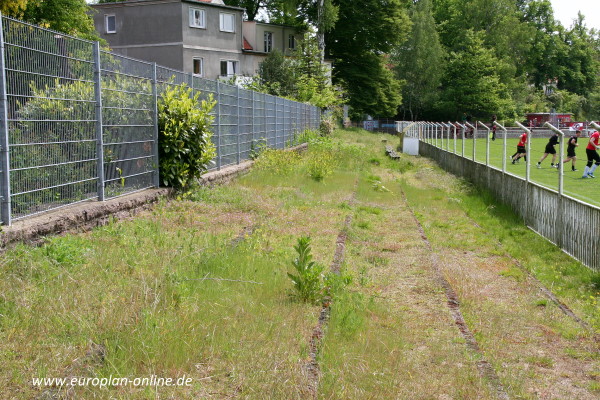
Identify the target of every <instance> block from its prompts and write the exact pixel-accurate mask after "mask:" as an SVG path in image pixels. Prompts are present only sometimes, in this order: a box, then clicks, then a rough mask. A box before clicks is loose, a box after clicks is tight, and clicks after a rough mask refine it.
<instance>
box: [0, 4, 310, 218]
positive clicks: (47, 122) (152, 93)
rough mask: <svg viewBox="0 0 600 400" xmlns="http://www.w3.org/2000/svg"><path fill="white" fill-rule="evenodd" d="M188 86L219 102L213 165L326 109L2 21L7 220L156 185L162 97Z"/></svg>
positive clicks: (0, 105)
mask: <svg viewBox="0 0 600 400" xmlns="http://www.w3.org/2000/svg"><path fill="white" fill-rule="evenodd" d="M181 84H186V85H187V86H188V87H190V88H192V94H196V93H200V95H199V100H200V101H202V100H208V99H209V98H210V96H212V99H213V100H215V101H216V105H215V107H214V108H213V110H212V112H211V113H212V115H213V116H214V122H213V125H212V127H213V136H212V141H213V143H214V144H215V146H216V158H215V160H213V165H212V168H220V167H222V166H226V165H229V164H234V163H239V162H240V161H241V160H245V159H248V158H250V157H252V154H253V151H255V150H257V149H258V148H259V147H261V146H265V145H266V146H269V147H274V148H279V149H281V148H284V147H286V146H287V145H289V144H290V143H292V142H293V139H294V138H295V134H296V133H297V132H301V131H303V130H305V129H317V128H318V126H319V119H320V110H319V109H318V108H316V107H312V106H309V105H307V104H300V103H297V102H293V101H290V100H287V99H282V98H277V97H274V96H270V95H267V94H263V93H256V92H252V91H249V90H245V89H240V88H239V87H237V86H233V85H228V84H225V83H222V82H217V81H211V80H208V79H204V78H200V77H197V76H193V75H191V74H187V73H184V72H181V71H177V70H173V69H169V68H165V67H161V66H157V65H156V64H154V63H148V62H144V61H139V60H135V59H132V58H128V57H124V56H122V55H118V54H114V53H111V52H108V51H102V50H100V47H99V44H98V43H97V42H91V41H86V40H81V39H77V38H74V37H70V36H67V35H64V34H61V33H58V32H54V31H51V30H47V29H43V28H40V27H37V26H34V25H30V24H27V23H24V22H21V21H18V20H14V19H11V18H8V17H4V16H2V17H1V18H0V195H1V196H2V201H1V203H0V211H1V213H0V214H1V219H2V223H3V224H10V223H11V221H12V220H15V219H20V218H23V217H25V216H29V215H33V214H37V213H40V212H44V211H48V210H52V209H55V208H58V207H62V206H65V205H69V204H73V203H77V202H80V201H85V200H90V199H98V200H104V199H108V198H113V197H117V196H121V195H124V194H128V193H132V192H134V191H138V190H142V189H146V188H149V187H154V186H158V184H159V180H158V125H157V101H158V99H159V96H160V95H161V94H162V93H163V92H164V91H165V90H167V89H168V88H170V87H174V86H176V85H181Z"/></svg>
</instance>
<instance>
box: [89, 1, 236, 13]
mask: <svg viewBox="0 0 600 400" xmlns="http://www.w3.org/2000/svg"><path fill="white" fill-rule="evenodd" d="M143 3H148V5H150V4H161V3H166V4H169V3H189V4H196V5H198V6H209V7H217V8H226V9H230V10H239V11H246V9H245V8H242V7H234V6H227V5H224V4H213V3H205V2H203V1H194V0H129V1H118V2H114V3H103V4H89V6H90V7H91V8H113V7H114V6H131V5H136V4H143Z"/></svg>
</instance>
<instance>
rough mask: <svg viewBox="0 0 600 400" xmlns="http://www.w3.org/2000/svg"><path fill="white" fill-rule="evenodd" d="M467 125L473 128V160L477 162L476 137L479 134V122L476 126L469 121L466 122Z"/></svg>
mask: <svg viewBox="0 0 600 400" xmlns="http://www.w3.org/2000/svg"><path fill="white" fill-rule="evenodd" d="M465 125H466V126H468V127H469V128H471V129H472V130H473V162H475V137H476V136H477V122H476V123H475V126H473V125H471V124H470V123H469V122H465Z"/></svg>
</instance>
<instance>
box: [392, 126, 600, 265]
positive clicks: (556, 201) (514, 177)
mask: <svg viewBox="0 0 600 400" xmlns="http://www.w3.org/2000/svg"><path fill="white" fill-rule="evenodd" d="M469 125H470V126H469ZM402 126H404V127H405V137H419V138H420V142H419V154H421V155H423V156H426V157H429V158H432V159H434V160H435V161H436V162H437V163H438V164H439V165H440V166H441V167H442V168H444V169H445V170H447V171H449V172H451V173H453V174H455V175H458V176H462V177H464V178H466V179H467V180H469V181H471V182H473V183H474V184H476V185H477V186H480V187H484V188H487V189H488V190H490V191H491V192H492V193H493V195H494V196H495V197H496V198H497V199H499V200H500V201H501V202H503V203H505V204H508V205H510V206H511V208H512V209H513V210H514V211H515V212H516V213H517V214H519V215H520V216H521V217H522V218H523V219H524V221H525V223H526V224H527V225H528V226H529V227H530V228H531V229H533V230H534V231H536V232H538V233H539V234H541V235H542V236H544V237H546V238H547V239H549V240H550V241H552V242H553V243H555V244H556V245H558V246H559V247H561V248H562V249H563V250H564V251H565V252H567V253H568V254H570V255H572V256H573V257H575V258H577V259H578V260H580V261H581V262H582V263H584V264H585V265H587V266H588V267H590V268H592V269H595V270H600V235H599V234H598V233H599V232H600V208H598V207H597V206H595V205H593V204H590V203H592V202H594V201H592V199H591V197H593V194H590V191H594V190H595V191H598V188H597V187H596V186H597V185H595V184H596V183H597V182H596V180H592V179H581V175H582V170H583V168H584V167H585V162H586V161H585V158H586V156H585V150H584V149H585V145H586V144H587V141H588V140H589V139H588V138H587V137H581V138H580V140H579V143H580V146H579V148H578V150H577V153H578V156H579V161H578V165H577V167H578V168H579V171H571V162H568V163H565V164H563V163H561V162H560V160H561V159H564V154H565V147H566V140H565V137H566V139H567V140H568V138H569V137H570V135H572V134H573V132H569V131H566V130H563V131H561V130H558V129H556V128H555V127H553V126H551V125H547V129H539V130H535V131H533V132H532V131H531V130H529V129H528V128H525V127H523V126H520V127H519V128H507V129H505V128H504V127H502V126H501V125H497V130H496V137H495V140H492V135H491V131H490V126H489V125H487V126H485V125H484V124H482V123H481V122H479V123H477V124H476V125H475V124H468V123H467V124H464V125H463V124H459V123H448V124H445V123H430V122H417V123H412V124H404V125H402ZM523 132H528V134H529V138H530V139H531V140H528V142H527V154H528V155H529V156H528V158H527V161H525V160H523V159H521V160H520V165H519V164H512V161H511V156H512V155H513V154H514V153H515V149H516V144H517V142H518V139H517V138H518V136H519V135H521V134H522V133H523ZM554 132H556V133H558V134H559V137H560V144H559V145H558V146H557V148H556V150H557V153H558V154H557V160H558V166H559V168H550V160H551V159H552V155H550V156H548V158H547V159H546V160H544V163H545V165H543V168H541V169H538V168H535V166H536V164H537V161H538V160H539V159H540V156H541V155H542V154H543V153H544V151H545V150H544V149H545V144H546V143H548V138H549V137H550V135H551V134H552V133H554ZM586 196H589V197H586ZM586 199H588V200H589V201H587V200H586ZM596 201H597V199H596ZM532 251H534V249H532Z"/></svg>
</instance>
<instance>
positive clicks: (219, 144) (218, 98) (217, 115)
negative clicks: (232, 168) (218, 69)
mask: <svg viewBox="0 0 600 400" xmlns="http://www.w3.org/2000/svg"><path fill="white" fill-rule="evenodd" d="M216 118H217V132H216V134H217V146H216V147H217V169H218V170H220V169H221V84H220V83H219V81H217V113H216Z"/></svg>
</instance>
